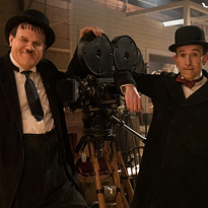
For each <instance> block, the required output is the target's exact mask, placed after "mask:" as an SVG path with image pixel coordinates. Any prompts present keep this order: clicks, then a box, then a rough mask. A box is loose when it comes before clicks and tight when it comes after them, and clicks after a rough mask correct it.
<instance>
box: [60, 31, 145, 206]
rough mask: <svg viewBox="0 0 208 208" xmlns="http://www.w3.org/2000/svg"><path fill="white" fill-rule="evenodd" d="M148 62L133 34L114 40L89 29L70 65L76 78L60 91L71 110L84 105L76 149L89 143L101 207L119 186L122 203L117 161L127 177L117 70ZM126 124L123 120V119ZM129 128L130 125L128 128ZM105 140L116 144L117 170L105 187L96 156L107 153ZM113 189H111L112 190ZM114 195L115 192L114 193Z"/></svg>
mask: <svg viewBox="0 0 208 208" xmlns="http://www.w3.org/2000/svg"><path fill="white" fill-rule="evenodd" d="M144 68H145V64H144V62H143V58H142V55H141V53H140V50H139V49H138V48H137V46H136V44H135V42H134V41H133V39H132V38H130V37H129V36H126V35H125V36H119V37H116V38H114V39H113V40H112V41H110V40H109V39H108V37H107V36H106V35H105V34H103V35H102V36H101V37H95V36H94V34H93V33H87V34H86V35H84V36H83V37H82V39H81V40H80V42H79V44H78V46H77V49H76V51H75V53H74V57H73V59H72V61H71V64H70V65H69V73H70V75H71V77H72V79H69V80H66V81H60V82H59V83H58V92H59V95H60V99H61V100H62V101H63V103H64V105H65V106H69V107H70V108H71V110H76V109H82V113H83V117H82V120H83V124H84V132H83V134H84V136H83V137H82V138H81V139H80V141H79V142H78V144H77V146H76V148H75V150H74V152H75V153H77V154H78V153H79V152H80V151H82V150H83V149H84V147H85V145H86V144H87V143H88V144H89V147H90V152H91V158H90V160H91V162H92V165H93V171H94V173H95V176H96V192H97V198H98V201H99V204H100V207H101V208H105V205H104V204H105V202H104V198H103V195H105V197H106V193H105V192H109V191H106V190H115V191H114V192H115V195H116V203H117V207H122V205H121V201H122V200H121V198H125V197H121V185H120V182H119V181H120V180H119V176H118V170H117V162H116V160H115V158H118V160H117V161H118V163H119V166H120V167H123V168H121V169H123V171H124V172H123V173H122V175H123V177H124V178H126V179H127V178H128V177H127V173H126V169H125V167H124V166H125V165H124V163H123V160H122V157H121V154H119V153H118V151H117V149H116V148H117V146H116V138H115V135H114V134H113V132H112V120H113V118H114V119H115V120H117V122H118V123H119V122H120V120H119V119H117V118H116V117H114V115H116V113H117V108H118V106H119V105H120V91H119V90H118V89H117V87H116V86H115V83H114V72H115V71H116V70H121V69H129V70H132V71H134V70H137V71H141V72H143V70H144ZM121 125H123V123H121ZM127 130H128V129H127ZM104 141H110V142H111V145H112V158H114V159H113V160H111V159H107V160H106V162H107V163H108V164H109V165H108V166H109V167H110V169H112V170H114V171H113V172H114V173H113V178H114V182H115V186H111V187H110V188H109V186H104V187H102V185H101V182H100V177H99V164H98V162H97V159H96V158H101V157H102V156H103V151H102V150H103V144H104ZM125 183H126V187H127V190H128V196H129V197H130V200H129V201H131V200H132V198H133V189H132V187H131V185H130V182H129V181H127V180H126V182H125ZM110 192H111V191H110ZM110 195H112V194H110ZM126 203H127V202H126Z"/></svg>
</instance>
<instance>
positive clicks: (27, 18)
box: [4, 14, 55, 49]
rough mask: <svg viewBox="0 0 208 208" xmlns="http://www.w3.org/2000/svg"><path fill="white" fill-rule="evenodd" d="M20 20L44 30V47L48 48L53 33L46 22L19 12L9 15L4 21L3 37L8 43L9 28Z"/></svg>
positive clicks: (51, 41)
mask: <svg viewBox="0 0 208 208" xmlns="http://www.w3.org/2000/svg"><path fill="white" fill-rule="evenodd" d="M22 22H28V23H31V24H34V25H37V26H40V27H41V28H42V29H43V30H44V32H45V36H46V44H47V47H46V49H48V48H49V47H50V46H51V45H52V44H53V43H54V41H55V33H54V31H53V30H52V29H51V28H50V27H49V26H48V25H47V24H46V23H44V22H40V21H39V20H37V19H35V18H32V17H30V16H27V15H21V14H19V15H16V16H13V17H11V18H10V19H9V20H8V21H7V23H6V26H5V31H4V33H5V37H6V40H7V42H8V43H9V35H10V32H11V30H12V29H13V28H14V27H15V26H16V25H19V24H21V23H22Z"/></svg>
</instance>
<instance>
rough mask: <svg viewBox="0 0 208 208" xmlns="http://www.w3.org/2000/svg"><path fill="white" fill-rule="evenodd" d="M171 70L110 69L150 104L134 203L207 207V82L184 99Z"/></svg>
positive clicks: (142, 207)
mask: <svg viewBox="0 0 208 208" xmlns="http://www.w3.org/2000/svg"><path fill="white" fill-rule="evenodd" d="M203 73H204V76H206V77H207V73H206V71H203ZM176 76H177V75H176V74H173V73H162V74H161V75H150V74H136V73H132V72H130V71H128V70H120V71H118V72H117V73H115V80H116V83H117V84H118V86H120V85H122V84H127V83H132V84H134V85H136V87H137V89H138V91H140V92H142V93H143V94H145V95H147V96H149V97H150V98H151V99H152V103H153V106H154V112H153V118H152V122H151V125H150V129H149V132H148V135H147V141H146V143H145V148H144V154H143V158H142V163H141V168H140V172H139V176H138V180H137V187H136V190H135V194H134V200H133V204H132V207H133V208H138V207H139V208H196V207H200V208H207V207H208V197H207V193H208V82H206V83H205V84H204V85H203V86H202V87H201V88H200V89H198V90H197V91H196V92H195V93H193V94H192V95H191V96H190V97H188V98H187V99H185V96H184V93H183V90H182V87H181V84H180V83H178V82H176V81H175V79H176Z"/></svg>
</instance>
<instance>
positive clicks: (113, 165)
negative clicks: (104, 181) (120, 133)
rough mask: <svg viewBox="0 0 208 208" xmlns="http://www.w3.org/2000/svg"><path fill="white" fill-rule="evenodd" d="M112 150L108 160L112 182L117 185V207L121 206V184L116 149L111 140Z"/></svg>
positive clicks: (114, 143) (121, 207)
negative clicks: (110, 158) (110, 157)
mask: <svg viewBox="0 0 208 208" xmlns="http://www.w3.org/2000/svg"><path fill="white" fill-rule="evenodd" d="M112 150H113V156H112V160H111V161H110V166H111V170H112V174H113V179H114V183H115V186H116V187H117V195H116V203H117V208H123V203H122V197H121V184H120V179H119V175H118V167H117V150H116V142H115V141H112Z"/></svg>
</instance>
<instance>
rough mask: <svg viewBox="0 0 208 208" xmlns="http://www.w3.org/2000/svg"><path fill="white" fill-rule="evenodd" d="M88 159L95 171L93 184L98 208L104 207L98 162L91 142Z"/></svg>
mask: <svg viewBox="0 0 208 208" xmlns="http://www.w3.org/2000/svg"><path fill="white" fill-rule="evenodd" d="M90 154H91V155H90V159H91V162H92V166H93V171H94V173H95V186H96V191H97V198H98V202H99V207H100V208H106V206H105V198H104V195H103V191H102V185H101V182H100V174H99V169H100V168H99V163H98V161H97V158H96V157H95V156H94V146H93V143H92V142H90Z"/></svg>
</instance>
